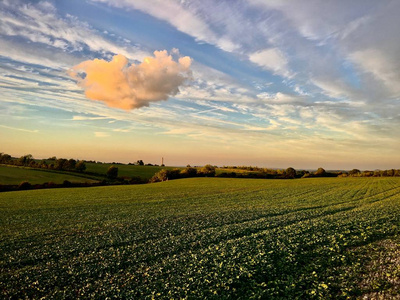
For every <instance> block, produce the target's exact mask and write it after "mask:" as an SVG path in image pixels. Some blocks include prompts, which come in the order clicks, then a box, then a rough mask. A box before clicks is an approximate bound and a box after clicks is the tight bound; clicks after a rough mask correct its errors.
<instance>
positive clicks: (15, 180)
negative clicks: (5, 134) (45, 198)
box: [0, 166, 97, 185]
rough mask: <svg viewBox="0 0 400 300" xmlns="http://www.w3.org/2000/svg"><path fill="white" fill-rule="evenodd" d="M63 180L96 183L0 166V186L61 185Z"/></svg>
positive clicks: (39, 171) (44, 172) (73, 176)
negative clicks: (23, 184)
mask: <svg viewBox="0 0 400 300" xmlns="http://www.w3.org/2000/svg"><path fill="white" fill-rule="evenodd" d="M64 180H68V181H70V182H89V183H92V182H96V181H97V180H93V179H90V178H87V177H85V176H76V175H70V174H68V173H64V174H63V173H56V172H48V171H42V170H37V169H29V168H20V167H12V166H0V184H4V185H13V184H15V185H17V184H20V183H21V182H23V181H28V182H29V183H31V184H42V183H45V182H54V183H63V182H64Z"/></svg>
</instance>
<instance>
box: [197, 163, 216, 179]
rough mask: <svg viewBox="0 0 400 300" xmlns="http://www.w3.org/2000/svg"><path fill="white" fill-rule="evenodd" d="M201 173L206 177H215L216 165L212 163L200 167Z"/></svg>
mask: <svg viewBox="0 0 400 300" xmlns="http://www.w3.org/2000/svg"><path fill="white" fill-rule="evenodd" d="M200 174H201V175H203V176H206V177H214V176H215V167H214V166H212V165H205V166H204V167H202V168H201V169H200Z"/></svg>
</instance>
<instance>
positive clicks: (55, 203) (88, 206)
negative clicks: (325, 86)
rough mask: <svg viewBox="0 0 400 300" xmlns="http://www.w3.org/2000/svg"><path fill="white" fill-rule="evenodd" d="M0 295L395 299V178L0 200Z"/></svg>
mask: <svg viewBox="0 0 400 300" xmlns="http://www.w3.org/2000/svg"><path fill="white" fill-rule="evenodd" d="M0 214H1V218H0V227H1V231H0V232H1V239H0V240H1V242H0V268H1V277H0V293H1V297H2V298H41V297H45V298H49V299H50V298H57V299H63V298H68V299H71V298H102V299H104V298H106V297H110V298H113V297H118V298H123V299H137V298H143V299H152V298H155V299H159V298H161V299H180V298H189V299H198V298H201V299H204V298H207V299H258V298H262V299H296V298H302V299H354V298H360V299H362V298H364V297H366V298H367V299H368V298H374V297H375V298H379V297H380V298H381V299H391V298H392V299H398V298H399V297H400V292H399V291H400V234H399V233H400V178H391V177H390V178H389V177H387V178H313V179H298V180H252V179H225V178H192V179H183V180H174V181H167V182H162V183H156V184H148V185H136V186H106V187H94V188H76V189H55V190H32V191H18V192H5V193H1V194H0Z"/></svg>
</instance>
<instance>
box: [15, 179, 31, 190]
mask: <svg viewBox="0 0 400 300" xmlns="http://www.w3.org/2000/svg"><path fill="white" fill-rule="evenodd" d="M31 188H32V185H31V184H30V183H29V182H28V181H23V182H21V183H20V184H19V186H18V189H19V190H29V189H31Z"/></svg>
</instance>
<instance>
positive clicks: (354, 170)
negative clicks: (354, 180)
mask: <svg viewBox="0 0 400 300" xmlns="http://www.w3.org/2000/svg"><path fill="white" fill-rule="evenodd" d="M360 173H361V171H360V170H359V169H353V170H351V171H349V174H350V175H351V176H355V175H359V174H360Z"/></svg>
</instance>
